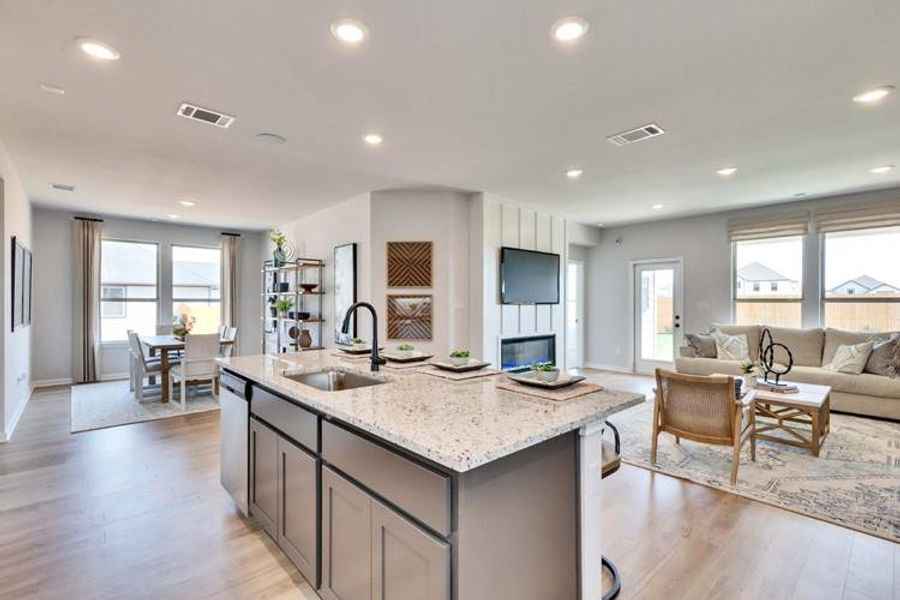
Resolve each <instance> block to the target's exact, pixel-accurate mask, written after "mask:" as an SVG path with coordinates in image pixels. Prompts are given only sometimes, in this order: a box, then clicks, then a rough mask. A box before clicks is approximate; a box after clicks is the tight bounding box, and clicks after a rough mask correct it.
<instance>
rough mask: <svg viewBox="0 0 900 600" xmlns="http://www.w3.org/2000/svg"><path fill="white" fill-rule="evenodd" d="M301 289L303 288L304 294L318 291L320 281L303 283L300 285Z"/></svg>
mask: <svg viewBox="0 0 900 600" xmlns="http://www.w3.org/2000/svg"><path fill="white" fill-rule="evenodd" d="M299 287H300V289H301V290H303V293H304V294H312V293H313V292H314V291H316V288H317V287H319V284H318V283H301V284H300V285H299Z"/></svg>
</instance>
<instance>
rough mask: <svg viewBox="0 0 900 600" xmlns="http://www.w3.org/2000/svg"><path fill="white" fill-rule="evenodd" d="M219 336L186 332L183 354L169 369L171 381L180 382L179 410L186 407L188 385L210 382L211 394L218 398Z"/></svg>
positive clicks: (216, 334)
mask: <svg viewBox="0 0 900 600" xmlns="http://www.w3.org/2000/svg"><path fill="white" fill-rule="evenodd" d="M220 339H221V338H220V337H219V334H218V333H203V334H194V333H191V334H188V335H187V336H185V338H184V356H183V357H182V359H181V362H180V363H179V364H178V365H177V366H175V367H174V368H172V369H171V370H170V371H169V377H170V378H171V379H172V383H173V384H174V383H179V384H180V392H181V393H180V398H181V410H185V409H186V408H187V388H188V385H193V384H198V383H207V382H209V383H211V384H212V394H213V397H214V398H218V396H219V394H218V387H219V363H217V362H216V358H218V356H219V346H220Z"/></svg>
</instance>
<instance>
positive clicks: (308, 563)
mask: <svg viewBox="0 0 900 600" xmlns="http://www.w3.org/2000/svg"><path fill="white" fill-rule="evenodd" d="M316 467H317V462H316V458H315V457H314V456H313V455H311V454H309V453H308V452H306V451H305V450H303V449H301V448H299V447H298V446H295V445H294V444H292V443H291V442H289V441H288V440H286V439H285V438H283V437H279V439H278V537H277V538H276V541H277V542H278V545H279V546H280V547H281V549H282V550H283V551H284V553H285V554H287V556H288V558H290V559H291V562H293V563H294V565H296V566H297V568H298V569H299V570H300V572H301V573H302V574H303V576H304V577H306V580H307V581H309V582H310V583H311V584H312V585H313V587H315V586H316V584H317V583H318V581H317V579H318V578H317V572H316V566H317V564H318V560H317V558H316V555H317V552H318V543H317V539H318V524H319V518H318V511H317V507H316V504H317V498H318V495H317V493H316V488H317V486H318V481H317V476H316Z"/></svg>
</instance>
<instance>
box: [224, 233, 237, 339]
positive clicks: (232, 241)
mask: <svg viewBox="0 0 900 600" xmlns="http://www.w3.org/2000/svg"><path fill="white" fill-rule="evenodd" d="M240 241H241V237H240V235H238V234H236V233H223V234H222V273H221V281H222V289H221V300H220V304H221V307H222V325H227V326H228V327H236V326H237V320H238V317H237V308H238V307H237V304H238V302H237V298H238V275H237V273H238V258H239V254H238V252H239V250H240V248H239V245H240Z"/></svg>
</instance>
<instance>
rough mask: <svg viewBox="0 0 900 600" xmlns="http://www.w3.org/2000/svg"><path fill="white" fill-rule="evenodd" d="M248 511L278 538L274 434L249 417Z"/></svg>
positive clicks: (276, 442) (275, 441)
mask: <svg viewBox="0 0 900 600" xmlns="http://www.w3.org/2000/svg"><path fill="white" fill-rule="evenodd" d="M250 514H252V515H253V516H254V517H255V518H256V520H257V521H259V523H260V525H262V527H263V529H265V530H266V532H267V533H268V534H269V535H270V536H272V538H273V539H278V531H277V528H276V526H275V525H276V523H277V522H278V434H277V433H275V432H274V431H273V430H271V429H269V428H268V427H266V426H265V425H263V424H262V423H260V422H259V421H256V420H254V419H250Z"/></svg>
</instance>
